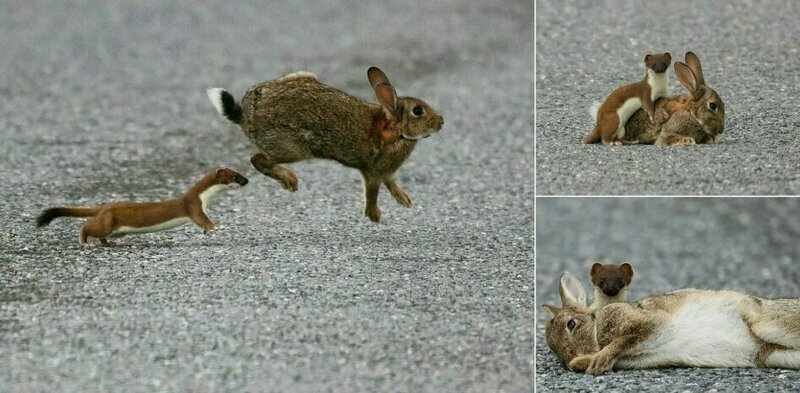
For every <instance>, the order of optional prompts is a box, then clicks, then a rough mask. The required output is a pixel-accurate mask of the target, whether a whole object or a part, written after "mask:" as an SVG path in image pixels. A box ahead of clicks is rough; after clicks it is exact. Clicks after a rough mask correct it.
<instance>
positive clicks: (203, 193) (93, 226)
mask: <svg viewBox="0 0 800 393" xmlns="http://www.w3.org/2000/svg"><path fill="white" fill-rule="evenodd" d="M247 181H248V180H247V178H245V177H244V176H242V175H240V174H239V173H237V172H235V171H233V170H231V169H228V168H220V169H217V170H215V171H213V172H210V173H208V174H207V175H205V176H204V177H203V178H202V179H200V181H199V182H197V183H196V184H195V185H194V186H193V187H192V188H190V189H189V191H187V192H186V194H184V195H183V196H181V197H179V198H175V199H170V200H166V201H162V202H142V203H136V202H118V203H109V204H106V205H100V206H97V207H54V208H50V209H47V210H45V211H44V212H42V214H41V215H39V217H38V218H37V219H36V226H37V227H43V226H45V225H47V224H49V223H50V222H51V221H53V219H55V218H58V217H92V218H91V219H90V220H89V221H86V223H85V224H83V227H81V231H80V237H79V242H80V245H81V246H83V247H86V246H88V245H89V243H88V237H89V236H91V237H95V238H98V239H100V243H101V244H102V245H104V246H108V245H110V244H111V243H109V241H108V240H107V238H114V237H120V236H124V235H129V234H134V233H149V232H158V231H163V230H167V229H172V228H175V227H177V226H180V225H183V224H186V223H188V222H189V221H191V222H194V223H195V224H197V225H198V226H200V227H201V228H203V231H204V232H208V231H213V230H215V229H218V227H217V226H216V225H214V223H213V222H211V220H210V219H209V218H208V216H207V215H206V210H207V209H208V205H209V203H211V201H212V200H213V199H214V198H215V197H216V196H217V195H218V194H219V193H220V192H222V191H225V190H228V189H231V188H234V187H242V186H244V185H245V184H247Z"/></svg>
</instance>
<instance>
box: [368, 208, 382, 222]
mask: <svg viewBox="0 0 800 393" xmlns="http://www.w3.org/2000/svg"><path fill="white" fill-rule="evenodd" d="M364 215H365V216H367V217H369V219H370V221H372V222H380V221H381V209H378V205H370V206H367V208H366V210H364Z"/></svg>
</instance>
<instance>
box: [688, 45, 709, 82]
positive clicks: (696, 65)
mask: <svg viewBox="0 0 800 393" xmlns="http://www.w3.org/2000/svg"><path fill="white" fill-rule="evenodd" d="M686 65H688V66H689V69H691V70H692V72H694V76H695V78H697V85H698V86H699V85H704V84H706V80H705V77H703V68H702V67H700V58H699V57H697V55H696V54H694V52H692V51H688V52H686Z"/></svg>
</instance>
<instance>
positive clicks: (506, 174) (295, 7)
mask: <svg viewBox="0 0 800 393" xmlns="http://www.w3.org/2000/svg"><path fill="white" fill-rule="evenodd" d="M532 20H533V3H532V2H529V1H498V2H491V3H488V2H483V1H467V2H464V1H456V0H452V1H437V2H423V1H417V2H413V3H412V2H392V3H389V2H377V3H376V2H354V1H330V2H321V3H315V5H314V6H310V5H303V4H302V2H300V3H294V2H285V3H280V4H272V5H263V4H259V2H255V1H252V2H251V1H247V2H210V1H192V2H188V1H185V2H183V1H182V2H164V1H136V2H128V1H121V0H113V1H87V0H84V1H74V2H69V3H67V2H52V1H43V0H32V1H31V0H25V1H5V2H3V4H2V5H0V48H2V51H3V54H2V56H0V97H2V98H3V105H1V106H0V140H1V141H2V143H0V178H2V186H1V187H0V218H2V222H3V223H4V225H3V228H2V229H0V369H1V370H2V372H0V391H14V392H27V391H42V392H52V391H60V392H89V391H104V392H107V391H127V392H136V391H141V392H150V391H237V392H238V391H273V392H278V391H289V392H304V391H315V392H319V391H346V392H358V391H367V392H379V391H380V392H390V391H406V392H408V391H418V392H423V391H430V392H434V391H476V392H484V391H505V392H526V391H530V390H531V388H532V385H533V334H534V331H533V303H534V300H533V295H534V294H533V274H534V273H533V157H534V154H533V131H532V129H533V89H532V86H533V73H532V67H533V42H532V40H531V37H532V35H533V27H532V23H531V22H532ZM486 31H491V32H492V34H485V32H486ZM370 65H379V66H381V67H382V68H383V70H385V71H386V73H387V74H388V75H389V77H390V78H391V80H392V82H393V84H394V85H395V87H396V88H397V90H398V93H399V94H400V95H413V96H417V97H420V98H423V99H424V100H426V101H428V102H429V103H431V104H432V105H433V106H434V107H435V108H436V109H437V110H438V111H439V112H440V113H442V114H443V115H444V117H445V119H446V124H445V127H444V128H443V129H442V131H441V132H440V134H439V135H437V136H435V137H433V138H429V139H426V140H424V141H422V142H420V143H419V145H418V147H417V149H416V151H415V152H414V153H413V154H412V156H411V158H410V159H409V160H408V161H407V162H406V164H405V165H404V166H403V167H402V168H401V169H400V171H399V172H398V181H399V183H400V184H401V185H402V186H404V187H405V189H406V190H407V191H408V192H409V193H410V194H411V196H412V197H413V198H414V206H413V207H412V208H411V209H405V208H402V207H400V206H399V205H398V204H397V203H395V201H394V200H393V199H392V198H391V197H390V196H389V194H388V192H386V191H385V190H383V191H382V193H381V195H380V206H381V208H382V210H383V221H382V222H381V223H380V224H379V225H375V224H372V223H371V222H369V221H368V220H367V219H366V218H365V217H363V196H362V186H361V178H360V175H359V174H358V173H357V172H356V171H355V170H352V169H348V168H344V167H342V166H341V165H338V164H336V163H333V162H328V161H309V162H304V163H298V164H294V165H292V167H293V168H294V169H295V171H296V172H297V174H298V177H299V178H300V190H299V191H298V192H296V193H289V192H287V191H285V190H283V189H282V188H281V187H280V186H279V185H278V183H277V182H276V181H274V180H273V179H270V178H267V177H265V176H262V175H260V174H259V173H257V172H256V171H255V170H254V169H253V168H252V167H251V166H250V163H249V156H250V154H252V153H253V152H254V151H255V150H254V148H253V147H252V146H251V145H250V144H249V142H248V141H247V140H246V138H245V137H244V135H243V134H242V132H241V131H240V130H238V129H237V128H236V127H233V126H231V125H230V124H228V123H226V122H225V121H223V119H221V118H220V117H219V116H218V115H217V114H216V112H215V111H214V109H213V107H212V105H211V103H210V102H209V101H208V99H207V98H206V95H205V91H204V90H205V89H206V88H208V87H212V86H219V87H224V88H226V89H229V90H230V91H231V92H233V93H234V94H235V95H236V96H237V97H241V95H243V94H244V91H245V90H246V89H247V88H248V87H249V86H251V85H253V84H255V83H258V82H261V81H263V80H266V79H270V78H274V77H277V76H280V75H282V74H284V73H287V72H290V71H296V70H299V69H307V70H310V71H313V72H315V73H316V74H317V75H318V76H319V77H320V79H321V80H322V81H324V82H326V83H328V84H331V85H333V86H337V87H340V88H343V89H344V90H346V91H348V92H350V93H352V94H354V95H358V96H360V97H363V98H365V99H370V100H374V98H373V97H372V94H371V89H370V88H369V84H368V82H367V79H366V70H367V68H368V67H369V66H370ZM218 166H229V167H231V168H234V169H236V170H238V171H240V172H242V173H243V174H244V175H245V176H247V177H249V178H250V180H251V182H250V184H248V185H247V186H246V187H244V188H243V189H241V190H236V191H230V192H228V193H226V194H223V195H222V196H220V197H219V198H218V200H217V202H216V203H215V205H214V206H212V208H211V211H210V213H209V216H210V217H211V219H212V220H213V221H215V222H216V223H217V224H219V225H223V226H224V227H225V229H224V230H222V231H219V232H215V233H213V234H211V235H209V236H204V235H203V234H202V232H201V230H200V229H199V228H197V227H195V226H193V225H186V226H184V227H181V228H178V229H174V230H172V231H168V232H162V233H158V234H147V235H140V236H129V237H125V238H122V239H119V240H118V244H117V246H115V247H111V248H102V247H95V248H91V249H87V250H82V249H80V248H79V247H78V242H77V233H78V228H79V226H80V220H79V219H59V220H56V221H54V222H53V223H52V224H51V225H50V226H48V227H46V228H44V229H41V230H35V229H34V227H33V220H34V218H35V216H36V215H37V214H38V213H39V212H40V211H41V210H42V209H43V208H46V207H50V206H55V205H92V204H97V203H103V202H110V201H120V200H138V201H142V200H158V199H164V198H167V197H173V196H176V195H179V194H180V193H182V192H183V191H184V190H185V189H187V188H188V187H189V186H190V185H191V184H193V182H195V181H197V180H198V179H199V178H200V177H201V176H202V175H203V174H204V173H206V172H207V171H210V170H212V169H214V168H216V167H218Z"/></svg>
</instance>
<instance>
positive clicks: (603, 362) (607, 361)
mask: <svg viewBox="0 0 800 393" xmlns="http://www.w3.org/2000/svg"><path fill="white" fill-rule="evenodd" d="M612 367H614V358H612V357H611V356H610V355H609V354H608V353H606V352H605V351H600V352H597V353H595V354H594V355H591V359H590V360H589V366H588V367H586V373H587V374H598V373H602V372H605V371H608V370H611V368H612Z"/></svg>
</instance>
